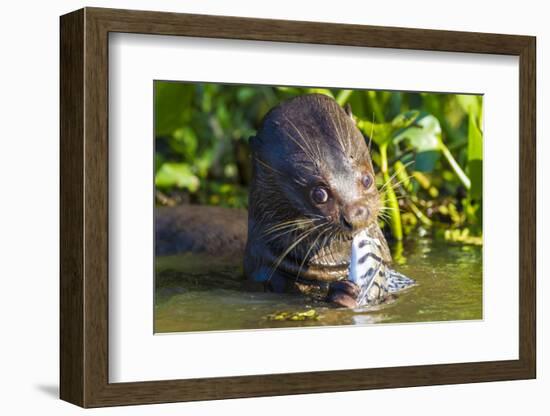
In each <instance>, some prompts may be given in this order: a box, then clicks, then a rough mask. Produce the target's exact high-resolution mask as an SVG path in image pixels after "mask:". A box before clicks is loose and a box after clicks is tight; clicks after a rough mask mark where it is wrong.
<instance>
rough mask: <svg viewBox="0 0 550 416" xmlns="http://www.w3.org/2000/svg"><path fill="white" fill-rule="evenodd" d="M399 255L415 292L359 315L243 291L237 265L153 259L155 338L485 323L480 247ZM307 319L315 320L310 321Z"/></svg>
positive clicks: (412, 242) (412, 246)
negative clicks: (199, 333)
mask: <svg viewBox="0 0 550 416" xmlns="http://www.w3.org/2000/svg"><path fill="white" fill-rule="evenodd" d="M402 250H403V253H404V254H405V255H406V259H404V260H402V261H401V264H396V265H394V266H395V267H394V268H395V269H396V270H398V271H399V272H401V273H403V274H405V275H407V276H409V277H412V278H413V279H415V280H416V281H417V285H416V286H414V287H412V288H410V289H407V290H406V291H404V292H401V293H399V294H398V295H397V297H396V299H395V300H393V301H392V302H389V303H387V304H384V305H381V306H377V307H373V308H361V309H356V310H348V309H337V308H332V307H328V306H327V305H325V304H323V303H319V302H315V301H312V300H308V299H306V298H304V297H302V296H299V295H288V294H273V293H263V292H249V291H246V290H244V289H243V277H242V268H241V259H224V258H214V257H211V256H205V255H197V254H186V255H181V256H166V257H157V258H156V264H155V268H156V276H155V286H156V293H155V332H156V333H159V332H189V331H219V330H224V331H225V330H236V329H260V328H281V327H304V326H327V325H331V326H334V325H365V324H377V323H400V322H437V321H458V320H472V319H482V250H481V247H475V246H461V245H453V244H449V243H446V242H443V241H439V240H434V239H432V238H429V237H418V238H411V239H409V240H407V241H405V242H404V243H403V247H402ZM312 309H313V310H314V312H313V311H312ZM303 312H309V313H306V316H308V319H305V320H298V321H297V320H290V319H280V318H281V317H282V316H283V315H282V313H287V314H286V316H300V314H302V313H303ZM312 314H313V315H314V316H313V318H314V319H311V318H309V317H311V316H312ZM274 317H279V319H274Z"/></svg>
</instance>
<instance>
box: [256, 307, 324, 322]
mask: <svg viewBox="0 0 550 416" xmlns="http://www.w3.org/2000/svg"><path fill="white" fill-rule="evenodd" d="M266 318H267V320H268V321H318V320H319V319H320V315H319V314H318V313H317V311H316V310H315V309H309V310H307V311H304V312H276V313H272V314H270V315H267V317H266Z"/></svg>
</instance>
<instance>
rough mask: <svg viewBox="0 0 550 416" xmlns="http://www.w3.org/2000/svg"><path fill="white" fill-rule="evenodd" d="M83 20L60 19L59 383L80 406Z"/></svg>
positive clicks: (64, 395) (78, 15)
mask: <svg viewBox="0 0 550 416" xmlns="http://www.w3.org/2000/svg"><path fill="white" fill-rule="evenodd" d="M84 19H85V13H84V10H83V9H80V10H77V11H74V12H72V13H69V14H66V15H64V16H62V17H61V18H60V97H59V98H60V158H59V160H60V183H59V185H60V218H59V220H60V322H59V324H60V334H59V336H60V339H59V342H60V357H59V359H60V388H59V395H60V398H61V399H62V400H65V401H68V402H70V403H73V404H75V405H79V406H84V404H85V399H84V374H85V371H86V368H85V362H84V349H85V339H84V310H83V305H84V270H83V259H84V228H83V221H84V206H83V201H84V183H83V174H84V155H83V144H84V48H85V46H84Z"/></svg>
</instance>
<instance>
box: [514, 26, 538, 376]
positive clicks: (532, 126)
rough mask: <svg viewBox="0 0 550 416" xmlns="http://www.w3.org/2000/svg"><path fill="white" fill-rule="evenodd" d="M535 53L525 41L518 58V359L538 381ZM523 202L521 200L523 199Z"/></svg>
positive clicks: (533, 44)
mask: <svg viewBox="0 0 550 416" xmlns="http://www.w3.org/2000/svg"><path fill="white" fill-rule="evenodd" d="M536 53H537V40H536V37H534V36H529V37H526V44H525V46H524V48H523V49H522V50H521V52H520V54H519V71H520V74H519V78H520V79H519V86H520V96H519V114H520V122H519V137H520V143H519V169H520V184H519V193H520V206H519V217H520V221H519V233H520V236H519V237H520V253H519V254H520V258H519V270H518V272H519V276H520V282H519V302H520V311H519V338H520V339H519V356H520V361H521V362H522V363H523V365H524V367H525V372H526V374H525V378H526V379H534V378H536V377H537V360H536V355H537V325H536V315H537V297H536V272H537V256H536V255H537V250H536V248H537V225H536V222H537V201H536V189H537V185H536V179H537V167H536V164H537V158H536V146H537V142H536V129H537V122H536V107H537V88H536V66H537V65H536V64H537V62H536ZM521 197H522V198H523V199H522V198H521Z"/></svg>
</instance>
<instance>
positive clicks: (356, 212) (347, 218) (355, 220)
mask: <svg viewBox="0 0 550 416" xmlns="http://www.w3.org/2000/svg"><path fill="white" fill-rule="evenodd" d="M368 217H369V209H368V208H367V207H366V206H364V205H359V204H354V205H350V206H348V207H346V208H345V209H343V210H342V214H341V218H340V221H341V223H342V225H343V226H344V227H345V228H346V229H348V230H349V231H355V230H357V229H359V228H361V227H362V226H363V225H364V224H365V221H366V220H367V218H368Z"/></svg>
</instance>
